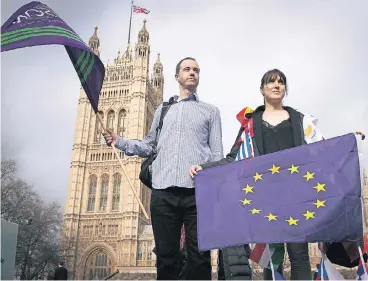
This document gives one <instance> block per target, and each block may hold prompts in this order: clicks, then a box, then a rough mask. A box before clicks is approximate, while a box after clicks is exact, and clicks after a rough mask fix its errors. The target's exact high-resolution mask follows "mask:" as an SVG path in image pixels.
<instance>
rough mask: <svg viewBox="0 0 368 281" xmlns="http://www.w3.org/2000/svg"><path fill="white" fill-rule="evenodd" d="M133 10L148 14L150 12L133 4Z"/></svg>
mask: <svg viewBox="0 0 368 281" xmlns="http://www.w3.org/2000/svg"><path fill="white" fill-rule="evenodd" d="M133 12H134V13H137V14H149V13H150V11H149V10H147V9H145V8H141V7H138V6H135V5H133Z"/></svg>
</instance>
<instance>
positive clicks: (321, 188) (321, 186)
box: [313, 183, 326, 193]
mask: <svg viewBox="0 0 368 281" xmlns="http://www.w3.org/2000/svg"><path fill="white" fill-rule="evenodd" d="M313 188H315V189H316V190H317V193H318V192H320V191H326V189H325V184H324V183H317V185H316V186H314V187H313Z"/></svg>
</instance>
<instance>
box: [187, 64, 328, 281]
mask: <svg viewBox="0 0 368 281" xmlns="http://www.w3.org/2000/svg"><path fill="white" fill-rule="evenodd" d="M260 90H261V94H262V95H263V98H264V105H263V106H259V107H258V108H257V109H256V110H255V111H252V110H250V109H249V108H245V109H243V110H242V111H241V112H240V113H239V114H238V115H237V119H238V120H239V122H240V123H241V128H240V130H239V133H238V135H237V137H236V139H235V143H234V145H233V147H232V148H231V151H230V153H229V154H228V155H227V156H226V158H224V159H222V160H220V161H217V162H212V163H206V164H202V165H200V166H199V165H196V166H193V167H191V169H190V174H191V176H192V177H193V176H195V175H196V174H197V172H198V171H200V170H202V169H206V168H209V167H214V166H218V165H223V164H228V163H231V162H233V161H238V160H242V159H245V158H248V157H254V156H255V157H256V156H260V155H265V154H268V153H273V152H277V151H280V150H283V149H288V148H292V147H296V146H299V145H303V144H305V143H311V142H315V141H320V140H322V139H323V137H322V135H321V134H320V133H319V132H318V131H317V129H316V127H315V125H316V119H315V118H313V117H312V116H307V115H303V114H301V113H300V112H298V111H296V110H295V109H293V108H291V107H287V106H283V103H282V101H283V99H284V97H285V95H286V94H287V81H286V76H285V75H284V73H282V72H281V71H280V70H278V69H273V70H270V71H268V72H266V73H265V74H264V75H263V77H262V80H261V86H260ZM245 249H246V250H247V249H248V245H246V246H245ZM281 249H283V248H282V247H281ZM239 251H240V252H242V253H243V252H244V247H243V248H241V249H240V250H239V247H230V248H225V249H223V250H222V252H223V253H222V254H223V260H224V265H223V266H224V269H225V278H226V279H233V278H234V275H240V273H239V270H238V268H239V267H238V266H237V267H235V265H236V264H237V265H239V263H240V260H243V265H246V267H247V268H249V264H248V260H247V259H245V260H244V258H243V257H241V256H240V255H238V256H237V259H236V253H237V252H239ZM287 251H288V254H289V258H290V263H291V279H292V280H311V278H312V274H311V266H310V261H309V253H308V244H307V243H290V244H287ZM228 255H232V257H230V258H229V257H228V258H225V256H228ZM234 255H235V257H234ZM229 261H231V263H232V264H229ZM243 268H244V266H243ZM278 270H279V271H280V273H281V272H282V265H281V266H280V267H279V268H278ZM244 272H245V271H243V273H242V274H243V275H244ZM246 272H248V270H246ZM242 277H243V278H244V279H245V278H248V277H249V276H242ZM264 279H268V280H269V279H272V272H271V271H270V270H269V269H265V270H264Z"/></svg>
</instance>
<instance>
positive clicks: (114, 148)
mask: <svg viewBox="0 0 368 281" xmlns="http://www.w3.org/2000/svg"><path fill="white" fill-rule="evenodd" d="M96 117H97V119H98V121H99V122H100V123H101V126H102V128H103V130H104V131H105V132H106V126H105V124H104V123H103V121H102V119H101V116H100V114H99V112H97V113H96ZM111 147H112V150H113V151H114V153H115V155H116V158H118V161H119V163H120V166H121V168H122V170H123V173H124V176H125V178H126V179H127V181H128V184H129V186H130V188H131V189H132V191H133V194H134V196H135V198H136V199H137V201H138V203H139V206H140V207H141V209H142V212H143V214H144V216H145V217H146V219H147V220H149V216H148V214H147V211H146V209H145V208H144V206H143V203H142V201H141V199H140V198H139V197H138V194H137V192H136V191H135V189H134V187H133V184H132V183H131V181H130V179H129V177H128V174H127V172H126V170H125V167H124V164H123V162H122V161H121V158H120V155H119V153H118V151H117V150H116V147H115V145H114V144H111Z"/></svg>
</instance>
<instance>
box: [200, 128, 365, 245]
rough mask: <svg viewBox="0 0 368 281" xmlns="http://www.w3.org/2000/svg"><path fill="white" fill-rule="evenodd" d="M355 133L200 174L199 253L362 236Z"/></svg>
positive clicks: (353, 238) (335, 240)
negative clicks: (232, 247) (245, 245)
mask: <svg viewBox="0 0 368 281" xmlns="http://www.w3.org/2000/svg"><path fill="white" fill-rule="evenodd" d="M359 168H360V166H359V158H358V149H357V142H356V138H355V136H354V135H353V134H348V135H345V136H341V137H337V138H333V139H329V140H325V141H321V142H317V143H313V144H308V145H303V146H299V147H296V148H292V149H287V150H283V151H280V152H277V153H272V154H268V155H264V156H260V157H255V158H251V159H247V160H242V161H238V162H234V163H231V164H227V165H224V166H218V167H214V168H209V169H207V170H203V171H201V172H200V173H199V174H198V176H197V177H196V178H195V185H196V200H197V211H198V243H199V248H200V249H201V250H208V249H218V248H223V247H228V246H235V245H241V244H247V243H284V242H331V241H333V242H341V241H362V240H363V219H362V199H361V178H360V169H359Z"/></svg>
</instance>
